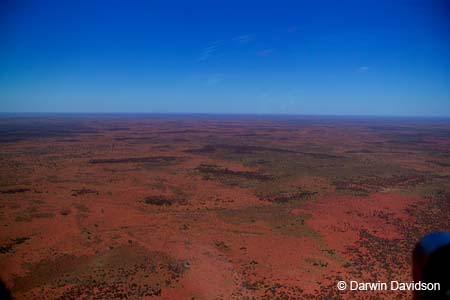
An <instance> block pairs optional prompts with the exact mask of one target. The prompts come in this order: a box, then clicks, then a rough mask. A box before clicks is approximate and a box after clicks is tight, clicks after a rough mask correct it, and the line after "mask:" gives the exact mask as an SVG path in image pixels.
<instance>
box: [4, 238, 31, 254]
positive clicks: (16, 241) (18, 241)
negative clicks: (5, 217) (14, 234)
mask: <svg viewBox="0 0 450 300" xmlns="http://www.w3.org/2000/svg"><path fill="white" fill-rule="evenodd" d="M29 239H30V238H28V237H18V238H15V239H10V240H9V241H8V242H7V243H6V244H5V245H3V246H0V253H2V254H4V253H10V252H12V251H13V249H14V247H15V246H17V245H20V244H23V243H25V242H26V241H27V240H29Z"/></svg>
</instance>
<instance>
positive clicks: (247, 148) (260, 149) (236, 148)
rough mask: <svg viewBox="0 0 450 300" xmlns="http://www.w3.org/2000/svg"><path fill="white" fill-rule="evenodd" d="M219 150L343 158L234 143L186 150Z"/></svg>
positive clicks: (203, 151)
mask: <svg viewBox="0 0 450 300" xmlns="http://www.w3.org/2000/svg"><path fill="white" fill-rule="evenodd" d="M218 150H225V151H228V152H231V153H233V154H253V153H257V152H275V153H291V154H299V155H303V156H308V157H312V158H317V159H329V158H343V157H342V156H339V155H334V154H327V153H315V152H303V151H296V150H290V149H282V148H273V147H264V146H249V145H232V144H213V145H205V146H203V147H201V148H195V149H187V150H185V151H184V152H186V153H194V154H212V153H215V152H216V151H218Z"/></svg>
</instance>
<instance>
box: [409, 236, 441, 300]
mask: <svg viewBox="0 0 450 300" xmlns="http://www.w3.org/2000/svg"><path fill="white" fill-rule="evenodd" d="M413 280H414V282H418V281H421V282H426V283H439V284H440V290H439V291H414V300H441V299H442V300H444V299H446V300H450V233H449V232H433V233H430V234H428V235H426V236H425V237H423V238H422V239H421V240H420V241H419V243H417V245H416V247H415V248H414V252H413Z"/></svg>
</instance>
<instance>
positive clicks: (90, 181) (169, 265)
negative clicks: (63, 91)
mask: <svg viewBox="0 0 450 300" xmlns="http://www.w3.org/2000/svg"><path fill="white" fill-rule="evenodd" d="M0 126H1V127H3V128H4V129H3V130H1V131H0V137H1V138H0V141H1V143H0V201H1V202H0V205H1V209H0V226H1V228H2V229H1V231H0V247H1V248H0V250H1V251H0V277H1V278H2V279H3V280H4V281H5V283H6V284H7V286H8V287H9V288H10V289H11V291H12V293H13V295H14V297H16V299H196V300H203V299H205V300H206V299H409V298H410V297H411V295H410V294H409V293H406V292H400V291H399V292H392V291H385V292H374V291H359V292H350V291H344V292H340V291H339V290H338V289H337V288H336V283H337V282H338V281H339V280H346V281H349V280H358V281H374V282H376V281H388V280H398V281H411V280H412V279H411V262H410V260H411V259H410V257H411V251H412V249H413V247H414V244H415V243H416V242H417V240H418V239H419V238H420V237H421V236H422V235H424V234H426V233H427V232H430V231H436V230H450V220H449V217H448V216H449V215H450V203H449V201H450V200H449V199H450V185H449V182H450V181H449V178H450V163H449V161H450V158H449V157H448V153H449V151H450V145H449V137H448V135H449V134H450V124H449V123H445V122H444V123H442V122H440V123H437V124H434V123H428V122H423V123H420V122H416V121H415V122H409V121H405V120H383V121H380V120H364V121H361V120H350V119H328V120H327V119H324V120H321V119H283V118H279V119H275V118H255V117H206V116H204V117H192V116H190V117H189V116H176V117H170V116H166V117H162V116H136V117H132V116H79V117H76V118H75V117H72V118H69V117H67V116H66V117H52V118H50V117H49V118H44V117H3V119H0ZM425 136H426V137H425ZM422 137H423V138H422Z"/></svg>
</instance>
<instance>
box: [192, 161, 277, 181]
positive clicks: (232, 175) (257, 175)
mask: <svg viewBox="0 0 450 300" xmlns="http://www.w3.org/2000/svg"><path fill="white" fill-rule="evenodd" d="M195 170H196V171H198V172H199V173H200V174H202V176H203V177H202V178H203V179H204V180H216V179H220V180H224V179H239V178H241V179H246V180H257V181H269V180H272V179H273V177H272V176H271V175H267V174H263V173H261V172H251V171H234V170H230V169H228V168H222V167H219V166H217V165H208V164H201V165H200V166H198V167H197V168H195Z"/></svg>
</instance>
